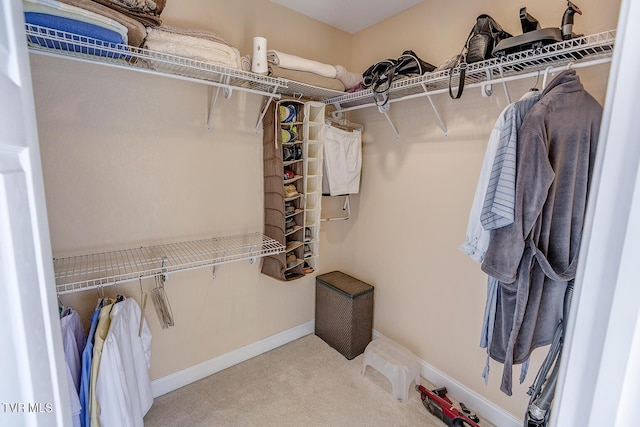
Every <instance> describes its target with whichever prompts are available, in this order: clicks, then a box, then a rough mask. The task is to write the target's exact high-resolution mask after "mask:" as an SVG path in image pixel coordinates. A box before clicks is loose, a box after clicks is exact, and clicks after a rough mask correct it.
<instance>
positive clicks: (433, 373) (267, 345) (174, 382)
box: [151, 320, 522, 427]
mask: <svg viewBox="0 0 640 427" xmlns="http://www.w3.org/2000/svg"><path fill="white" fill-rule="evenodd" d="M314 332H315V321H313V320H312V321H309V322H307V323H303V324H302V325H298V326H295V327H293V328H291V329H287V330H286V331H282V332H280V333H278V334H275V335H272V336H270V337H267V338H264V339H262V340H260V341H256V342H254V343H252V344H248V345H246V346H244V347H240V348H239V349H237V350H233V351H231V352H229V353H226V354H223V355H222V356H218V357H215V358H213V359H210V360H207V361H205V362H202V363H199V364H197V365H194V366H191V367H189V368H186V369H183V370H181V371H178V372H175V373H173V374H171V375H167V376H166V377H162V378H158V379H157V380H154V381H152V382H151V391H152V393H153V397H158V396H162V395H163V394H166V393H169V392H170V391H173V390H176V389H178V388H180V387H184V386H186V385H189V384H191V383H193V382H195V381H198V380H201V379H203V378H206V377H208V376H209V375H213V374H215V373H216V372H220V371H222V370H224V369H227V368H229V367H231V366H234V365H237V364H238V363H241V362H244V361H246V360H249V359H251V358H253V357H256V356H259V355H261V354H262V353H266V352H267V351H270V350H273V349H274V348H277V347H280V346H282V345H284V344H287V343H290V342H292V341H295V340H297V339H299V338H302V337H304V336H306V335H309V334H312V333H314ZM372 338H373V339H377V338H384V335H382V334H381V333H379V332H378V331H376V330H375V329H374V330H373V331H372ZM418 362H419V363H420V365H421V370H420V375H422V377H423V378H425V379H426V380H427V381H429V382H430V383H432V384H436V385H437V386H438V387H443V386H444V387H447V390H448V391H449V392H450V393H451V396H452V397H454V398H455V399H456V400H458V401H462V402H464V403H466V404H467V406H469V407H470V408H473V410H474V411H475V412H476V413H477V414H478V415H480V416H481V417H482V418H484V419H486V420H487V421H489V422H491V423H493V424H495V425H497V426H500V427H520V426H522V421H521V420H518V419H517V418H515V417H514V416H513V415H511V414H509V413H507V412H505V411H504V410H503V409H502V408H500V407H498V406H496V405H495V404H493V403H492V402H489V401H488V400H486V399H485V398H483V397H482V396H480V395H479V394H477V393H475V392H474V391H472V390H470V389H468V388H467V387H465V386H464V385H462V384H460V383H459V382H458V381H456V380H454V379H453V378H450V377H448V376H447V375H445V374H443V373H442V372H440V371H439V370H437V369H436V368H434V367H433V366H431V365H429V364H428V363H427V362H425V361H424V360H420V359H418Z"/></svg>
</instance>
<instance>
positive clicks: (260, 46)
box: [251, 37, 269, 74]
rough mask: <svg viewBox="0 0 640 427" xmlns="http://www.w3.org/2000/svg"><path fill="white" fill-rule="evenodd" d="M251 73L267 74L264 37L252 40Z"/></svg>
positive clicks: (265, 40) (265, 41)
mask: <svg viewBox="0 0 640 427" xmlns="http://www.w3.org/2000/svg"><path fill="white" fill-rule="evenodd" d="M251 71H253V72H254V73H258V74H267V73H268V72H269V68H268V67H267V39H265V38H264V37H254V38H253V57H252V59H251Z"/></svg>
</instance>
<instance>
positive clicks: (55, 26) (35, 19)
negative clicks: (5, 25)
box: [24, 12, 124, 44]
mask: <svg viewBox="0 0 640 427" xmlns="http://www.w3.org/2000/svg"><path fill="white" fill-rule="evenodd" d="M24 20H25V22H26V23H27V24H32V25H39V26H41V27H47V28H51V29H52V30H58V31H65V32H67V33H72V34H77V35H79V36H86V37H90V38H93V39H97V40H100V41H103V42H107V43H113V44H124V39H123V37H122V34H120V33H117V32H115V31H113V30H108V29H106V28H104V27H99V26H97V25H94V24H89V23H86V22H82V21H76V20H75V19H69V18H63V17H61V16H55V15H48V14H46V13H35V12H25V14H24Z"/></svg>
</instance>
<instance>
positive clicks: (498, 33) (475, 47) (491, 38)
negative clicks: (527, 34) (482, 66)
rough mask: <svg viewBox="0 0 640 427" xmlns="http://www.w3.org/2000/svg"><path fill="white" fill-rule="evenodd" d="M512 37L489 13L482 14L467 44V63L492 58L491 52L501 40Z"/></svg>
mask: <svg viewBox="0 0 640 427" xmlns="http://www.w3.org/2000/svg"><path fill="white" fill-rule="evenodd" d="M507 37H511V34H509V33H507V32H506V31H505V30H503V29H502V27H501V26H500V24H498V23H497V22H496V20H495V19H493V18H492V17H490V16H489V15H480V16H478V18H477V19H476V24H475V25H474V26H473V28H472V29H471V34H470V35H469V39H468V40H467V44H466V50H467V54H466V61H465V62H466V63H467V64H471V63H473V62H479V61H484V60H485V59H489V58H491V52H493V48H495V47H496V45H497V44H498V43H500V41H502V40H503V39H506V38H507Z"/></svg>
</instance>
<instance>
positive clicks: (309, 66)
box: [267, 50, 337, 79]
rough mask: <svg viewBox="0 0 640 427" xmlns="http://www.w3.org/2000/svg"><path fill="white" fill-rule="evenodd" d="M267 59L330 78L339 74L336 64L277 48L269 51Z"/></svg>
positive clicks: (281, 66)
mask: <svg viewBox="0 0 640 427" xmlns="http://www.w3.org/2000/svg"><path fill="white" fill-rule="evenodd" d="M267 61H269V62H270V63H272V64H275V65H277V66H279V67H280V68H286V69H288V70H297V71H307V72H309V73H314V74H318V75H319V76H324V77H328V78H330V79H335V78H336V75H337V71H336V67H335V66H334V65H329V64H323V63H322V62H318V61H314V60H311V59H305V58H301V57H299V56H295V55H290V54H288V53H282V52H279V51H277V50H269V51H267Z"/></svg>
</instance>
